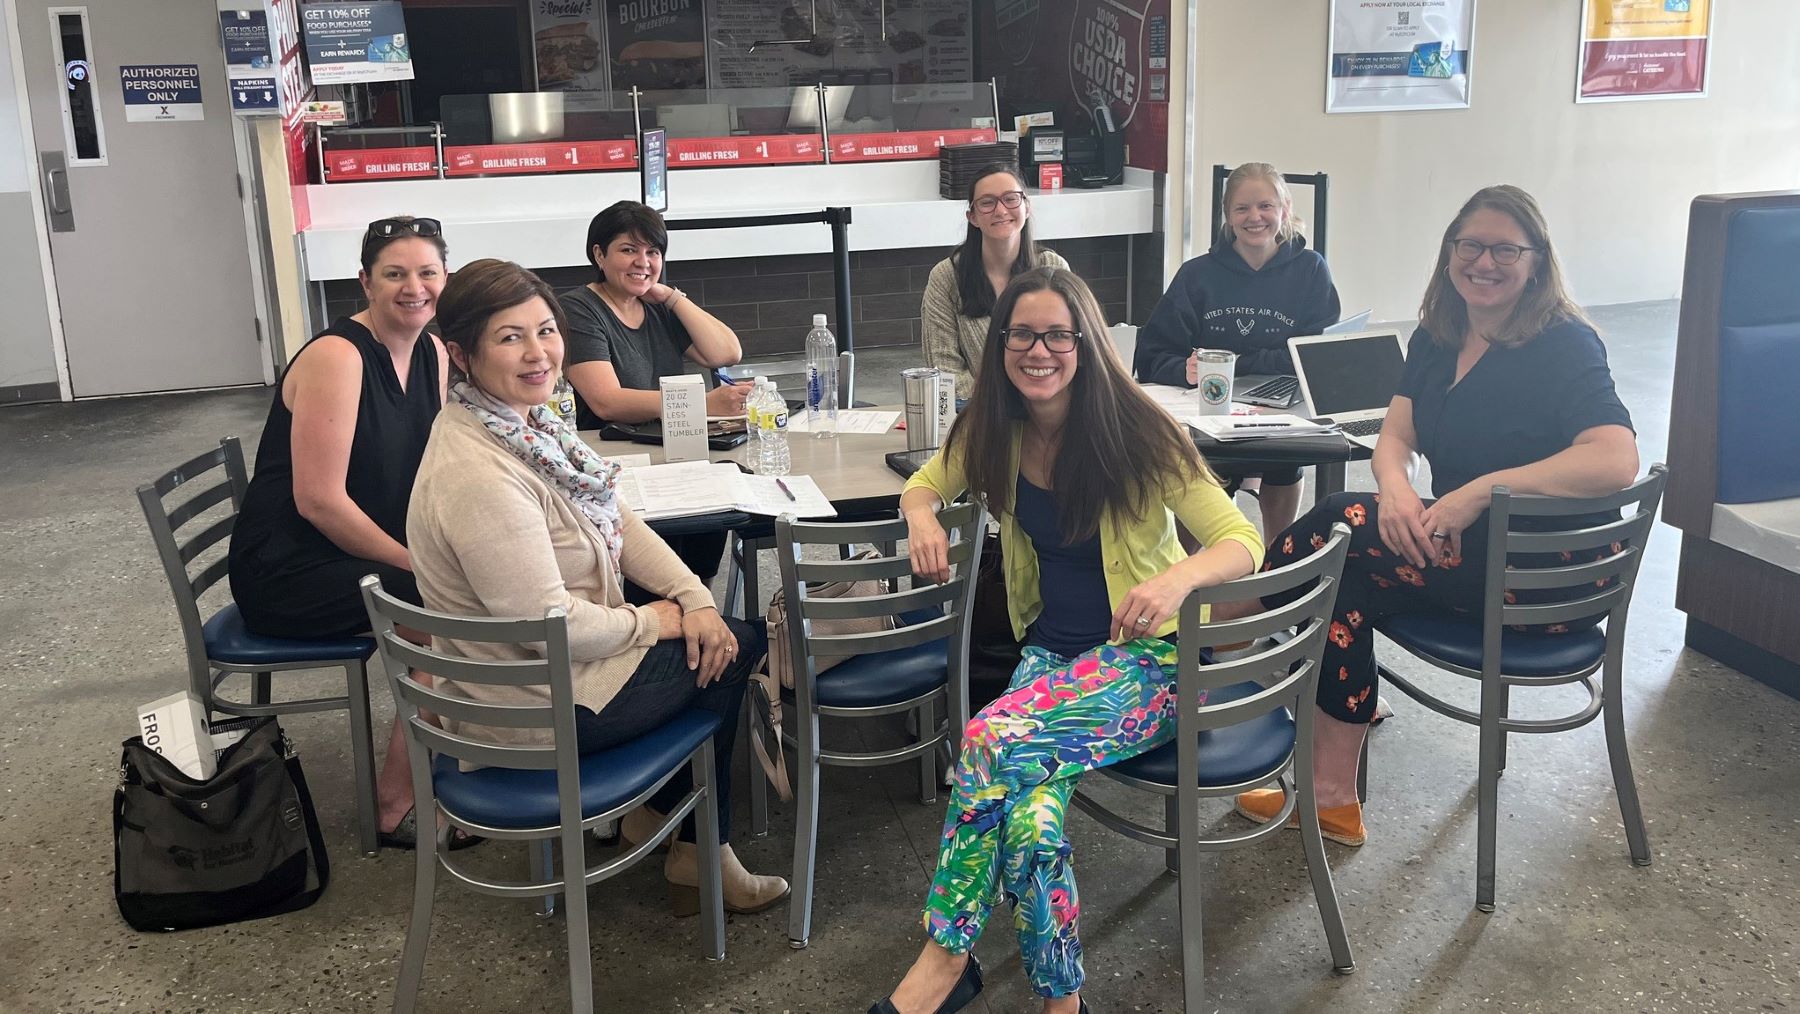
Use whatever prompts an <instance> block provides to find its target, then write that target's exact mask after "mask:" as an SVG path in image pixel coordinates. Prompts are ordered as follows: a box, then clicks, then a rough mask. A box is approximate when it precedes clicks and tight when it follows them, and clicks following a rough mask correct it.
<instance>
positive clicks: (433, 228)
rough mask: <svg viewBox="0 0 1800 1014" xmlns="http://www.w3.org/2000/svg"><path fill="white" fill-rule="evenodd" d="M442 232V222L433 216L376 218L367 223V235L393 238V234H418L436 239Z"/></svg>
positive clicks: (378, 237)
mask: <svg viewBox="0 0 1800 1014" xmlns="http://www.w3.org/2000/svg"><path fill="white" fill-rule="evenodd" d="M443 234H444V223H442V222H440V221H438V220H437V219H435V218H378V219H376V220H375V221H373V222H370V223H369V236H370V237H371V238H375V239H393V238H394V237H395V236H418V237H420V238H421V239H436V238H437V237H439V236H442V235H443Z"/></svg>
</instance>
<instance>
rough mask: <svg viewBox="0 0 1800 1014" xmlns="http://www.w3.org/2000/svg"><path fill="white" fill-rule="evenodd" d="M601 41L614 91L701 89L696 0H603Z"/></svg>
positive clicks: (702, 25) (701, 41)
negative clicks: (604, 36) (609, 64)
mask: <svg viewBox="0 0 1800 1014" xmlns="http://www.w3.org/2000/svg"><path fill="white" fill-rule="evenodd" d="M606 45H607V55H608V56H609V57H610V58H611V64H612V86H613V88H614V89H615V90H616V91H627V90H629V89H630V88H631V87H632V86H633V85H635V86H637V87H639V88H642V89H643V90H644V91H652V92H654V91H674V90H677V89H687V88H705V87H706V19H705V17H704V16H703V15H702V13H701V9H700V0H606Z"/></svg>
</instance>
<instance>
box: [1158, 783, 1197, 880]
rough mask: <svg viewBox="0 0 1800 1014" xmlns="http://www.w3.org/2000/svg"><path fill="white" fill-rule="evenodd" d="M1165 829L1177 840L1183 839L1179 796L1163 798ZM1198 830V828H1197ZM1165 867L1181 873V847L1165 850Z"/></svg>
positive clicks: (1170, 870) (1174, 872) (1175, 872)
mask: <svg viewBox="0 0 1800 1014" xmlns="http://www.w3.org/2000/svg"><path fill="white" fill-rule="evenodd" d="M1163 830H1164V831H1165V832H1167V833H1168V835H1169V837H1171V838H1173V839H1175V840H1176V841H1177V842H1179V841H1180V840H1181V836H1182V831H1183V830H1184V829H1183V828H1182V826H1181V799H1180V798H1179V797H1178V796H1166V797H1164V798H1163ZM1196 830H1198V829H1196ZM1163 868H1164V869H1166V870H1168V871H1169V872H1170V873H1173V874H1175V875H1176V876H1180V875H1181V847H1180V846H1179V845H1177V846H1176V847H1175V848H1171V849H1164V850H1163Z"/></svg>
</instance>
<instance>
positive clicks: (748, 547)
mask: <svg viewBox="0 0 1800 1014" xmlns="http://www.w3.org/2000/svg"><path fill="white" fill-rule="evenodd" d="M739 548H740V549H741V550H742V554H743V567H742V573H743V575H744V576H743V579H742V580H743V591H744V608H743V611H742V612H740V613H739V614H738V615H740V616H742V617H743V618H744V619H746V620H754V619H757V618H759V617H761V616H762V576H761V575H760V574H758V573H757V559H756V558H757V556H758V555H759V553H758V550H757V548H756V545H755V544H754V543H751V542H740V543H739Z"/></svg>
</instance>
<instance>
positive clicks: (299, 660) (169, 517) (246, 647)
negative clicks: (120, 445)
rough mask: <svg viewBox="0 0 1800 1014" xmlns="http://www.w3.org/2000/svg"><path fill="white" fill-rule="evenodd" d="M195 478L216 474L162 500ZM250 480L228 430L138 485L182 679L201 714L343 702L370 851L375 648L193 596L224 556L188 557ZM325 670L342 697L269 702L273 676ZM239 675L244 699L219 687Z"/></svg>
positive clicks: (200, 550)
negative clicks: (208, 610)
mask: <svg viewBox="0 0 1800 1014" xmlns="http://www.w3.org/2000/svg"><path fill="white" fill-rule="evenodd" d="M218 469H223V470H224V474H223V475H222V476H221V475H215V474H213V473H214V472H215V470H218ZM203 478H204V479H208V480H211V479H218V480H219V481H218V482H217V483H216V484H215V485H211V486H208V487H206V488H205V489H202V490H200V491H198V492H195V493H192V494H191V495H189V496H188V497H187V499H185V500H183V501H182V502H180V503H178V504H176V505H175V506H173V507H170V506H169V505H167V504H166V503H165V502H164V498H166V497H168V496H169V495H170V494H172V493H174V492H175V491H176V490H177V489H183V488H184V487H185V488H191V487H190V484H191V483H194V482H197V481H199V480H201V479H203ZM249 486H250V478H249V473H248V471H247V470H246V469H245V468H244V450H243V447H242V446H240V445H239V443H238V439H237V438H236V437H226V438H225V439H223V440H221V441H219V446H218V447H217V448H215V449H213V450H210V451H207V452H206V453H205V454H201V455H199V456H197V457H195V458H193V459H191V460H189V461H186V462H183V463H182V464H180V465H178V466H176V467H175V468H173V469H170V470H169V471H167V472H164V473H163V474H162V475H160V476H158V477H157V478H156V479H155V480H154V481H151V482H147V483H145V484H143V485H142V486H139V487H138V489H137V495H138V504H139V505H140V506H141V507H142V508H143V510H144V520H145V521H146V522H147V523H148V524H149V526H150V537H151V539H152V540H153V541H155V543H156V552H157V555H158V556H159V557H161V558H162V565H163V573H164V574H165V575H166V576H167V577H168V579H169V591H170V592H171V593H173V594H174V596H175V614H176V616H178V617H179V618H180V620H181V639H182V645H183V647H184V648H185V649H186V652H187V663H188V687H189V689H190V690H192V691H193V693H194V696H195V697H198V698H199V699H200V701H201V704H202V706H203V707H205V708H206V709H207V714H208V715H209V716H210V715H211V714H212V713H213V712H220V713H223V714H227V715H236V716H240V717H262V716H265V715H298V714H305V713H308V712H314V711H337V710H339V709H343V710H347V711H348V712H349V715H350V763H351V767H352V769H353V777H352V779H351V780H352V782H353V783H354V784H355V786H356V822H357V839H358V844H359V845H360V846H361V847H362V851H363V854H364V855H374V854H375V853H376V851H377V850H378V849H379V848H380V845H379V835H380V828H379V826H378V824H377V821H378V819H379V818H378V817H377V816H376V811H375V754H374V746H373V737H372V734H371V731H370V727H369V725H370V716H369V677H368V671H367V665H366V664H367V662H368V659H369V656H370V655H373V654H374V653H375V642H374V641H372V640H370V639H369V638H367V637H334V638H324V639H321V640H304V641H303V640H295V639H292V638H285V637H262V636H260V635H257V634H252V633H251V632H250V631H249V630H248V629H246V628H245V626H244V618H243V615H242V614H241V613H239V612H238V607H237V604H236V603H235V602H234V603H227V604H226V605H225V606H224V607H222V608H221V609H219V611H218V612H215V613H213V614H212V615H211V616H209V617H207V618H206V619H205V620H204V621H202V619H201V618H200V602H199V600H200V596H201V595H204V594H205V593H206V591H207V590H208V589H210V588H212V587H213V586H214V585H216V584H218V583H219V582H220V580H221V579H223V578H224V577H225V576H226V574H227V572H228V565H227V560H226V557H225V555H224V553H223V552H217V553H214V554H212V555H211V556H210V557H209V561H208V562H206V564H205V565H204V566H202V567H201V568H200V571H199V573H197V574H190V573H189V570H188V568H189V565H190V564H193V563H195V561H196V560H198V559H199V558H200V557H202V556H203V555H206V554H208V551H209V550H213V549H214V547H217V546H220V545H222V544H224V543H225V542H226V540H227V539H228V538H229V537H230V536H231V531H232V528H233V527H234V526H235V525H236V523H237V515H238V511H239V509H240V508H242V506H243V503H244V491H245V490H246V489H248V488H249ZM226 501H230V504H231V506H230V509H229V510H228V511H223V512H220V511H217V510H216V508H218V507H220V505H222V504H224V503H226ZM202 520H205V522H206V523H205V527H204V528H202V529H201V530H200V531H199V533H198V534H196V535H194V536H193V537H192V538H190V539H187V540H186V541H182V540H181V538H180V536H179V535H178V534H177V533H178V532H180V531H181V529H182V528H184V527H185V526H187V525H188V524H190V523H198V522H201V521H202ZM334 668H342V669H343V670H344V679H345V692H344V694H343V695H341V696H333V697H314V698H306V699H303V700H290V701H274V700H271V698H272V697H273V686H274V676H273V674H275V673H277V672H286V671H289V670H295V669H334ZM241 675H248V676H249V677H250V700H249V701H247V702H246V701H242V700H236V699H233V698H230V697H226V696H224V695H223V694H222V693H221V692H220V688H221V685H222V684H223V683H224V682H225V681H226V680H229V679H231V678H232V677H233V676H241Z"/></svg>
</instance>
